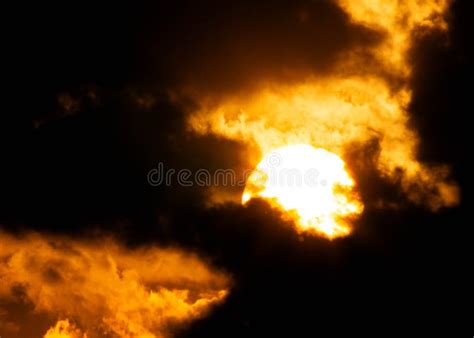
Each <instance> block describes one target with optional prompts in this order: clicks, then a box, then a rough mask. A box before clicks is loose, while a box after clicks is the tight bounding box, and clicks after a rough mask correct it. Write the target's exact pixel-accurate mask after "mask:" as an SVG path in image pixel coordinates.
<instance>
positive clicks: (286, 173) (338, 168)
mask: <svg viewBox="0 0 474 338" xmlns="http://www.w3.org/2000/svg"><path fill="white" fill-rule="evenodd" d="M354 184H355V183H354V180H353V179H352V178H351V177H350V175H349V173H348V172H347V171H346V168H345V164H344V161H343V160H342V159H341V158H340V157H339V156H337V155H336V154H334V153H330V152H328V151H326V150H324V149H316V148H314V147H312V146H309V145H291V146H286V147H283V148H278V149H276V150H274V151H272V152H271V153H269V154H267V155H266V156H265V157H264V158H263V159H262V161H261V162H260V163H259V164H258V165H257V168H256V170H255V171H254V172H253V173H252V174H251V175H250V177H249V179H248V181H247V185H246V187H245V191H244V193H243V196H242V202H243V203H246V202H247V201H249V200H250V199H251V198H254V197H262V198H265V199H267V200H269V201H270V202H271V203H272V204H273V205H275V206H278V207H280V208H281V209H283V210H285V211H289V212H290V213H289V214H290V215H292V216H293V218H294V220H295V222H296V226H297V230H298V231H305V232H316V233H318V234H321V235H323V236H325V237H328V238H330V239H331V238H335V237H340V236H345V235H348V234H349V233H350V231H351V228H350V224H349V222H348V219H349V218H351V219H352V218H353V217H354V216H356V215H358V214H360V213H361V212H362V209H363V206H362V203H361V202H359V200H358V199H357V196H356V194H355V192H354V191H353V188H354ZM292 211H293V213H291V212H292Z"/></svg>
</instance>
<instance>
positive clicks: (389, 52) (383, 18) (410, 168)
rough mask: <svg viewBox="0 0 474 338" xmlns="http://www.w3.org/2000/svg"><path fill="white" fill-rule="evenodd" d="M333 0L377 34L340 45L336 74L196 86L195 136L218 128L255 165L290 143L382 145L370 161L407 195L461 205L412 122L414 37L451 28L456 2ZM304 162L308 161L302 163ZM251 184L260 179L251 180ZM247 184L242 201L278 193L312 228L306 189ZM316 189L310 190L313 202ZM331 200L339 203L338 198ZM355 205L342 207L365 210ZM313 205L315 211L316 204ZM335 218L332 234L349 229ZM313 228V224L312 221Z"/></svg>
mask: <svg viewBox="0 0 474 338" xmlns="http://www.w3.org/2000/svg"><path fill="white" fill-rule="evenodd" d="M336 2H337V3H338V5H339V6H340V8H341V9H342V10H344V11H345V12H346V13H347V14H348V16H349V18H350V20H351V22H352V23H353V24H354V25H360V26H364V27H366V28H367V29H369V30H372V31H374V32H377V33H380V36H381V37H382V38H381V41H380V42H378V43H377V44H375V45H370V46H365V47H359V48H354V49H349V50H346V51H344V52H341V54H340V55H338V56H337V57H335V65H334V68H333V70H332V71H331V72H330V74H325V75H318V74H317V72H316V73H314V72H312V71H311V70H308V75H307V76H305V77H302V78H300V79H299V80H298V81H296V80H295V81H293V82H288V83H281V82H278V81H264V80H265V79H263V80H262V82H258V83H257V84H256V85H255V86H253V87H251V88H243V89H241V90H240V91H236V92H234V93H230V94H227V95H212V94H203V93H199V92H194V93H191V95H194V97H195V99H196V100H197V102H199V106H198V108H197V109H195V110H194V111H192V113H191V114H190V117H189V119H188V125H189V128H190V129H191V130H193V131H194V132H196V133H198V134H215V135H220V136H222V137H225V138H228V139H231V140H236V141H239V142H242V143H244V144H248V145H251V146H256V148H257V149H258V150H259V151H260V154H261V157H260V158H259V159H257V160H255V161H253V162H254V163H260V164H259V165H258V167H257V171H258V170H261V166H262V164H261V163H262V162H265V158H266V157H267V156H269V154H271V152H272V151H274V150H275V149H279V148H282V147H287V146H289V145H295V144H307V145H310V146H312V147H315V148H322V149H324V150H326V151H328V152H331V153H334V154H335V155H334V156H338V158H344V157H345V156H347V154H348V152H350V150H351V149H352V148H353V146H354V145H365V144H377V146H378V147H377V151H376V152H374V155H373V156H374V158H373V160H371V164H370V165H373V166H374V169H375V170H377V171H378V173H379V174H380V176H381V177H383V178H384V179H386V180H389V181H391V182H393V183H394V184H396V185H398V186H399V187H400V189H401V191H402V192H403V193H404V194H405V196H406V197H407V199H408V200H409V201H410V202H412V203H414V204H417V205H421V206H426V207H427V208H429V209H430V210H432V211H437V210H439V209H441V208H445V207H452V206H454V205H456V204H458V203H459V199H460V196H459V187H458V185H457V183H456V182H454V181H453V180H452V179H451V178H450V168H449V167H448V166H446V165H443V164H432V163H424V162H422V161H420V159H419V156H418V155H419V154H418V149H419V145H420V143H421V141H422V140H420V137H419V135H418V133H417V131H416V130H415V129H414V128H413V124H412V123H411V117H410V111H409V109H410V104H411V101H412V95H413V91H412V88H411V86H410V78H411V73H412V65H411V64H410V62H409V60H410V59H409V57H408V54H409V52H410V49H411V48H412V47H413V43H414V42H415V41H416V39H415V38H416V37H418V36H420V35H422V34H425V33H427V32H430V31H440V32H442V31H444V30H446V29H447V23H446V21H445V14H446V11H447V9H448V7H449V4H450V1H449V0H430V1H418V0H413V1H398V0H373V1H372V0H357V1H352V0H337V1H336ZM295 156H297V155H296V154H295ZM307 157H308V156H306V158H307ZM306 160H307V159H305V160H304V161H306ZM346 160H347V159H346ZM304 161H303V160H301V162H304ZM308 161H310V160H308ZM336 162H337V161H336ZM329 163H331V162H330V161H329V162H328V163H327V164H324V166H325V165H329V166H330V165H331V164H329ZM300 165H303V167H304V166H307V165H309V164H308V163H304V164H301V163H300V162H298V166H300ZM321 165H322V164H321ZM318 168H319V167H318ZM339 177H340V179H341V182H345V181H347V180H346V179H345V178H344V175H343V174H342V173H340V175H339ZM351 180H352V179H351ZM334 182H335V183H338V184H339V185H341V183H340V182H339V181H334ZM249 184H250V185H257V186H258V185H259V184H258V182H256V178H255V177H252V178H251V180H250V182H249ZM342 186H344V184H342ZM328 189H329V188H328ZM249 191H250V188H248V187H247V188H246V191H245V192H244V196H243V199H242V200H243V202H246V201H248V199H249V198H251V197H254V196H260V197H265V198H276V197H278V198H277V200H278V201H279V203H280V204H282V205H283V206H284V207H285V209H296V210H299V213H300V217H302V219H303V221H302V220H300V228H301V227H303V228H304V227H305V226H304V224H306V227H309V224H310V223H308V219H314V218H313V216H314V215H311V216H309V213H308V212H307V211H304V210H307V209H309V208H308V207H307V206H306V205H307V204H308V203H309V201H307V200H306V197H307V196H308V195H306V194H307V193H309V192H307V191H304V192H303V191H301V190H300V191H299V193H301V195H298V194H296V193H289V192H285V193H283V192H282V191H278V192H277V191H274V190H271V189H270V188H269V187H265V189H261V191H260V192H259V193H255V192H253V193H250V192H249ZM311 194H313V192H311ZM318 194H319V193H318V192H314V196H313V195H311V196H313V200H314V201H317V200H318V197H315V196H319V195H318ZM339 196H340V195H339ZM290 199H293V200H291V201H290ZM331 199H332V200H333V202H334V200H335V199H337V198H336V197H334V196H332V197H331ZM302 202H303V203H302ZM380 202H382V203H380V205H382V206H383V205H384V203H383V201H380ZM319 203H320V202H319ZM336 204H337V203H336ZM298 205H300V206H301V207H298ZM332 205H333V207H334V205H335V204H334V203H333V204H332ZM355 205H356V204H354V206H353V207H351V208H352V209H351V208H349V209H348V210H346V211H347V212H349V210H353V211H354V214H358V213H360V211H361V210H362V208H361V207H360V206H359V207H356V206H355ZM334 208H335V207H334ZM313 209H317V207H316V205H315V206H314V207H313ZM336 209H337V208H336ZM346 211H344V212H343V214H344V213H345V212H346ZM318 212H321V211H318ZM319 215H321V214H319ZM326 215H327V213H326ZM328 222H329V221H328V220H325V221H320V222H319V227H320V229H321V227H322V224H326V225H325V227H326V228H327V229H328V227H331V226H329V225H328V224H330V223H328ZM313 223H314V222H313ZM335 223H336V222H334V223H333V224H332V229H333V230H330V231H329V232H328V231H327V232H326V233H325V234H326V235H327V234H328V233H331V231H334V234H343V233H344V230H341V229H347V227H335V226H334V224H335ZM337 224H338V223H337ZM313 227H316V228H317V226H314V224H313ZM347 232H348V231H346V233H347Z"/></svg>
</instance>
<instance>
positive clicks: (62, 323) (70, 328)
mask: <svg viewBox="0 0 474 338" xmlns="http://www.w3.org/2000/svg"><path fill="white" fill-rule="evenodd" d="M43 338H87V335H86V334H82V333H81V330H79V329H77V328H76V327H75V326H74V325H72V324H71V323H69V320H67V319H66V320H59V321H58V322H57V323H56V325H55V326H54V327H52V328H50V329H49V330H48V332H46V334H45V335H44V337H43Z"/></svg>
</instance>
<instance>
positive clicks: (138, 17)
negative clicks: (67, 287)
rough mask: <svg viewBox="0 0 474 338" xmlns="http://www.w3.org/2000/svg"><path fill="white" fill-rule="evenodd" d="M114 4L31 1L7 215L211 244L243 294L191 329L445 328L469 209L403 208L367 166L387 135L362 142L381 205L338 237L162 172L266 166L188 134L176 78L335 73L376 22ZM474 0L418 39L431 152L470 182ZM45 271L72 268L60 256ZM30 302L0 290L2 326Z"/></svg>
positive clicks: (16, 38)
mask: <svg viewBox="0 0 474 338" xmlns="http://www.w3.org/2000/svg"><path fill="white" fill-rule="evenodd" d="M115 6H117V7H113V8H112V7H109V6H105V5H104V6H101V5H97V4H94V5H92V4H86V3H82V2H81V3H72V4H71V3H68V4H63V5H62V6H61V7H59V8H54V10H53V9H48V8H46V7H44V6H43V5H41V7H40V8H32V9H31V10H30V11H28V13H24V12H23V11H22V12H18V13H17V15H19V17H18V18H19V19H21V20H18V21H17V25H18V26H22V29H20V28H15V29H18V31H17V32H15V34H14V33H13V32H12V33H11V37H10V38H11V40H12V41H13V44H12V48H11V49H10V50H11V51H12V52H11V54H12V59H14V62H13V61H12V63H11V64H12V65H14V66H12V68H13V70H14V72H15V77H14V80H12V82H10V85H11V89H12V91H13V93H12V95H11V96H10V97H9V100H8V105H7V107H6V108H5V109H4V111H3V112H2V116H1V122H0V131H1V133H0V141H1V144H0V150H1V156H2V157H1V168H0V188H1V189H0V191H1V198H0V205H1V207H0V223H1V224H2V226H3V227H4V228H6V229H8V230H9V231H21V230H24V229H26V230H29V229H35V230H39V231H43V232H51V231H54V232H60V233H66V234H69V235H70V234H74V236H77V235H78V234H79V235H81V236H83V237H85V238H87V237H88V236H92V235H91V234H94V236H102V234H103V233H113V234H115V235H117V236H118V237H119V238H120V239H121V240H123V241H124V242H126V243H127V244H128V245H129V246H141V245H143V244H145V243H149V242H160V243H164V244H173V245H180V246H183V247H185V248H189V249H193V250H196V251H199V252H202V253H204V254H206V255H208V256H209V257H212V259H213V260H214V261H215V262H216V264H217V265H218V266H220V267H222V268H225V269H227V270H229V272H230V273H231V274H232V276H233V277H234V278H235V289H234V290H233V292H232V293H231V295H230V297H229V299H228V301H227V302H226V303H225V304H223V305H221V306H220V307H218V308H217V310H216V311H215V313H214V314H213V315H211V316H210V317H208V318H206V319H203V320H202V321H199V322H198V323H197V324H196V325H194V326H193V327H191V328H190V329H189V331H186V332H185V331H180V334H182V335H183V336H189V337H201V336H202V337H213V336H220V337H221V336H225V337H232V336H235V337H242V336H260V337H261V336H271V335H281V333H282V332H285V331H288V332H289V335H290V336H304V335H318V334H319V330H320V329H321V328H326V329H331V330H336V331H340V330H345V329H348V330H350V331H358V330H360V329H361V328H367V327H372V325H375V324H378V325H384V326H385V327H386V329H387V330H391V329H392V328H394V327H402V326H403V327H408V326H409V325H411V324H413V325H416V326H417V327H422V328H424V329H426V330H427V331H429V330H431V329H433V328H435V326H437V325H438V324H439V325H444V324H445V323H446V324H447V322H448V321H447V319H446V318H447V317H446V316H448V315H449V314H450V313H452V309H456V308H457V307H458V306H457V304H455V303H456V300H457V299H458V297H465V296H466V295H464V294H461V290H460V289H459V288H458V286H457V280H458V277H459V276H458V274H459V270H461V269H467V267H466V266H464V265H462V264H463V259H462V256H461V253H460V252H459V251H460V248H459V247H458V243H459V237H463V235H464V234H465V233H466V232H467V230H466V223H468V222H467V221H466V218H465V214H464V205H461V206H459V207H457V208H453V209H451V210H448V211H442V212H440V213H438V214H435V215H432V214H430V213H428V212H427V211H425V210H421V209H419V208H416V207H408V206H406V205H404V202H403V199H402V198H400V195H399V194H400V191H398V189H397V188H396V187H394V186H393V184H390V183H389V182H386V181H385V180H384V178H383V177H380V175H379V174H377V173H376V171H375V170H373V171H370V170H367V167H369V168H370V166H367V165H366V164H367V163H371V161H373V158H374V157H375V156H377V151H378V148H377V147H378V143H377V142H378V141H377V140H374V142H373V143H371V144H369V145H354V147H353V152H349V153H348V154H347V158H348V161H349V162H350V163H351V164H352V165H351V168H353V170H354V175H355V176H356V177H357V182H358V184H359V185H360V187H361V194H362V198H363V199H364V202H365V204H366V206H367V210H366V211H365V213H364V216H363V217H362V218H361V219H360V220H359V221H358V223H357V224H356V229H355V233H354V236H351V237H349V238H345V239H341V240H336V241H333V242H328V241H327V240H324V239H320V238H315V237H311V236H301V235H298V234H297V233H296V232H295V231H293V229H292V224H291V222H289V221H285V220H284V218H283V217H282V215H280V214H279V213H278V212H277V211H275V210H272V209H271V208H270V207H269V206H268V205H267V204H266V203H265V202H263V201H253V202H252V203H250V204H249V205H248V206H241V205H239V204H236V203H227V204H223V205H219V206H214V207H212V208H209V207H208V206H207V205H206V200H207V197H208V195H209V194H210V193H211V192H210V190H209V189H204V188H200V187H193V188H185V187H181V188H180V187H176V186H172V187H164V186H161V187H151V186H150V185H149V184H148V183H147V181H146V175H147V172H148V171H149V170H151V169H153V168H155V167H156V165H157V164H158V163H159V162H163V163H165V165H167V166H169V167H170V168H176V169H180V168H189V169H191V170H193V171H194V170H197V169H199V168H208V169H210V170H211V171H212V170H216V169H218V168H233V169H235V170H237V171H238V172H239V173H240V172H242V171H243V170H245V169H247V168H249V167H251V165H252V163H250V160H249V158H250V157H251V156H249V154H253V153H254V152H255V150H254V149H250V148H249V147H248V145H243V144H240V143H238V142H234V141H229V140H224V139H221V138H219V137H216V136H198V135H193V134H190V133H189V132H188V131H187V130H186V125H185V119H186V112H187V111H189V106H192V105H193V104H194V103H193V102H181V101H180V102H179V104H177V103H176V102H175V101H174V100H172V99H171V98H170V96H169V89H174V88H176V87H182V86H186V85H190V86H193V87H196V86H197V87H198V88H200V89H202V90H206V91H207V90H209V91H212V90H219V91H225V90H227V89H236V88H239V87H240V86H243V85H249V84H254V82H255V81H256V80H257V79H262V78H264V79H272V80H273V79H277V80H284V81H290V80H292V79H294V78H295V76H298V75H300V74H306V73H307V72H311V73H312V74H317V75H320V76H323V75H324V74H326V73H327V72H329V71H330V70H331V67H332V66H333V63H334V60H335V59H336V58H337V57H338V56H339V55H340V53H342V52H343V51H345V50H347V49H350V48H351V47H352V46H354V45H363V46H367V45H370V44H373V43H376V42H377V39H378V37H377V35H375V34H374V33H373V32H369V31H367V30H365V29H362V28H361V27H358V26H355V25H352V24H350V23H349V22H348V19H347V17H346V16H345V14H344V13H343V12H342V11H341V10H340V9H338V8H337V7H336V6H335V5H334V4H333V3H332V2H330V1H273V2H267V1H265V2H255V1H239V2H234V3H228V2H227V3H226V2H222V1H205V2H196V1H194V2H191V1H189V2H184V1H180V2H174V3H172V4H171V3H169V2H159V3H155V4H147V5H135V6H133V8H131V7H129V6H127V5H122V6H119V5H115ZM469 6H470V4H468V2H467V1H457V2H455V4H454V5H453V11H452V18H451V26H452V28H451V31H450V33H449V34H450V35H449V39H448V45H446V41H445V38H443V37H439V36H424V37H422V38H420V44H419V47H418V48H416V49H415V50H413V51H412V59H413V62H414V64H415V73H414V78H413V87H414V101H413V103H412V107H411V111H413V113H414V116H413V121H412V123H413V124H414V125H416V128H417V130H419V131H420V134H421V138H422V139H423V140H424V142H423V144H422V148H421V152H420V157H422V158H423V160H424V161H427V162H434V163H439V162H446V161H447V162H450V163H453V164H454V174H455V178H456V180H457V181H458V182H460V183H461V186H463V185H464V184H465V182H467V175H468V174H467V170H466V169H465V168H464V164H465V161H464V160H465V157H466V154H467V147H466V146H465V144H467V142H466V140H465V135H466V133H465V132H461V131H460V130H461V128H462V127H463V126H464V125H466V124H467V123H465V122H464V118H465V116H466V114H467V112H468V110H469V102H468V100H469V98H470V96H469V95H468V88H469V86H468V85H465V84H464V83H469V75H468V73H467V72H466V71H465V69H467V68H469V67H472V63H471V62H472V52H471V50H469V47H468V45H469V44H468V42H467V33H466V32H467V31H468V28H467V26H468V23H469V22H470V17H469V15H470V14H469V13H472V11H469V10H468V7H469ZM20 13H21V14H20ZM15 27H16V26H15ZM239 189H240V188H238V187H236V188H233V189H230V194H232V196H239V193H240V190H239ZM380 200H383V201H384V202H383V203H384V205H380V204H379V202H380ZM464 203H465V202H464ZM401 205H403V208H401V209H400V206H401ZM387 206H388V207H387ZM390 206H391V207H390ZM458 268H460V269H459V270H458ZM43 277H44V278H45V280H47V281H48V282H50V283H52V282H57V281H59V280H61V275H60V273H59V272H58V271H57V270H55V269H53V268H51V269H49V270H46V271H44V274H43ZM30 307H31V304H21V305H18V304H10V303H8V302H5V303H0V320H1V322H0V324H1V325H0V333H1V335H5V336H6V337H8V332H9V331H8V330H14V329H15V327H13V326H12V325H14V324H11V323H10V322H11V320H10V319H11V317H12V316H13V317H14V316H15V314H17V313H20V312H22V311H26V310H25V309H26V308H28V309H29V308H30ZM1 309H8V312H9V314H8V315H7V314H4V312H5V311H6V310H5V311H2V310H1ZM25 313H26V312H25ZM2 318H7V319H6V320H5V321H3V319H2ZM28 320H30V319H28ZM31 320H32V321H33V320H34V321H35V322H34V323H35V324H34V325H44V324H41V323H40V322H41V321H38V323H36V321H37V320H38V319H31ZM32 323H33V322H32ZM434 323H436V324H434ZM45 328H46V327H45ZM42 329H43V328H42ZM4 332H5V333H4ZM26 334H28V333H26Z"/></svg>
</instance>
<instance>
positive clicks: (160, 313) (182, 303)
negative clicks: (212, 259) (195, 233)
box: [0, 233, 230, 337]
mask: <svg viewBox="0 0 474 338" xmlns="http://www.w3.org/2000/svg"><path fill="white" fill-rule="evenodd" d="M0 243H1V246H0V248H1V249H0V257H1V264H0V280H1V287H0V298H1V299H2V301H4V302H8V303H15V302H19V303H30V304H31V305H32V310H33V312H34V313H35V314H47V315H48V317H49V318H50V319H52V320H54V319H61V318H63V319H64V318H67V319H69V320H73V321H74V322H75V323H77V326H78V329H80V330H82V331H83V332H84V333H86V334H87V336H88V337H96V336H101V335H103V334H111V335H116V336H119V337H168V336H170V335H171V334H172V332H173V331H174V330H176V329H177V328H179V327H180V326H182V325H183V324H187V323H189V322H190V321H192V320H193V319H196V318H199V317H202V316H204V315H206V313H208V311H209V310H210V309H211V308H212V307H213V306H214V305H216V304H218V303H220V302H221V301H222V300H223V299H224V298H225V296H226V295H227V293H228V290H229V283H230V279H229V277H228V276H226V275H225V274H224V273H223V272H220V271H218V270H215V269H212V268H211V267H210V266H209V265H208V264H207V263H206V262H205V261H203V260H202V259H200V258H199V257H197V256H196V255H194V254H191V253H187V252H185V251H182V250H180V249H177V248H160V247H157V246H149V247H142V248H137V249H127V248H126V247H124V246H122V245H120V244H119V243H117V242H116V241H114V240H113V239H111V238H108V239H100V238H97V239H93V240H87V241H85V240H76V239H71V238H68V237H55V236H44V235H39V234H35V233H31V234H28V235H23V236H21V237H13V236H10V235H8V234H6V233H2V234H1V235H0ZM7 310H8V309H7ZM7 317H8V315H7ZM24 320H25V318H24V317H22V316H19V317H13V318H8V321H9V322H10V323H11V324H8V325H9V327H10V328H11V329H10V331H17V332H19V333H18V334H20V335H21V332H22V331H21V329H22V327H23V326H24V325H25V321H24ZM14 325H16V328H15V327H14ZM58 325H59V327H61V325H60V323H59V324H58ZM54 330H55V329H52V331H51V334H52V332H54ZM57 330H59V329H58V328H56V331H57ZM43 333H44V332H43ZM36 334H37V335H39V333H38V332H37V333H36Z"/></svg>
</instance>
